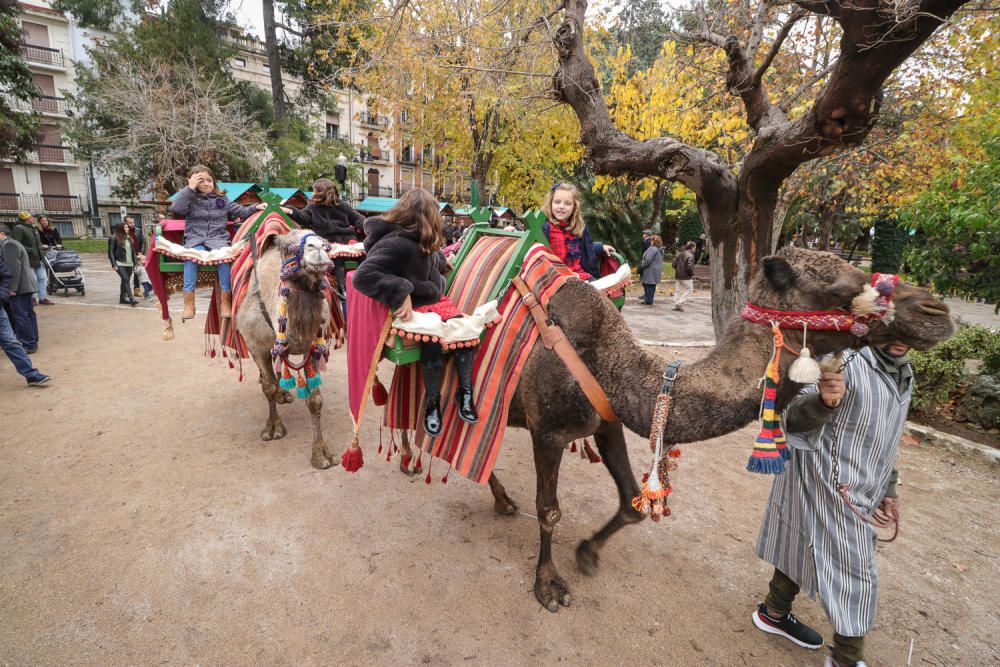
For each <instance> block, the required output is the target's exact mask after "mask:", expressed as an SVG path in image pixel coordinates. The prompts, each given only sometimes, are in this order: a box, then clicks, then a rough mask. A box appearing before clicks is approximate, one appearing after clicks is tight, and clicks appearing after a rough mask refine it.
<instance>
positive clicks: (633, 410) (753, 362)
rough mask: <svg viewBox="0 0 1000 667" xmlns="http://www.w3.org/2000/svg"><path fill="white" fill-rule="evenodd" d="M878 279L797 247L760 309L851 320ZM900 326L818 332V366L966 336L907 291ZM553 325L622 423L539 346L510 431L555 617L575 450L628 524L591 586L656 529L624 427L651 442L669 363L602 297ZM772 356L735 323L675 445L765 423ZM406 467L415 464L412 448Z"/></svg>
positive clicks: (569, 306)
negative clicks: (526, 436)
mask: <svg viewBox="0 0 1000 667" xmlns="http://www.w3.org/2000/svg"><path fill="white" fill-rule="evenodd" d="M868 281H869V276H868V275H867V274H865V273H864V272H863V271H861V270H860V269H858V268H856V267H854V266H852V265H850V264H848V263H847V262H845V261H843V260H842V259H840V258H838V257H836V256H835V255H832V254H830V253H826V252H817V251H810V250H802V249H798V248H785V249H783V250H781V251H780V252H779V253H778V254H777V255H774V256H770V257H767V258H765V259H764V260H763V261H762V268H761V270H760V271H758V273H757V275H756V277H755V279H754V281H753V283H752V285H751V289H750V299H751V300H752V301H753V302H754V303H755V304H757V305H760V306H764V307H768V308H772V309H776V310H784V311H793V310H798V311H802V310H835V309H844V310H845V311H847V310H850V306H851V301H852V299H853V298H854V297H855V296H856V295H858V294H860V293H861V292H862V290H863V288H864V287H865V286H866V285H868ZM893 303H894V304H895V317H894V319H893V320H892V322H891V323H887V322H885V321H881V320H880V321H876V322H874V323H872V324H871V325H870V330H869V332H868V333H867V335H866V336H864V337H863V338H858V337H855V336H854V335H852V334H851V333H850V332H848V331H829V332H826V331H816V332H813V331H810V332H809V336H808V344H809V347H810V349H811V350H812V353H813V355H814V356H819V355H823V354H828V353H838V352H842V351H844V350H846V349H848V348H858V347H862V346H864V345H867V344H876V345H878V344H885V343H887V342H889V341H892V340H901V341H903V342H905V343H907V344H909V345H910V346H911V347H913V348H915V349H919V350H924V349H927V348H929V347H931V346H932V345H934V344H935V343H937V342H940V341H942V340H945V339H947V338H948V337H950V336H951V334H952V333H953V332H954V324H953V323H952V321H951V318H950V316H949V313H948V308H947V306H945V305H944V304H943V303H941V302H940V301H939V300H937V299H935V298H934V297H933V296H932V295H931V294H930V293H928V292H926V291H924V290H922V289H919V288H917V287H913V286H910V285H906V284H904V283H900V284H899V285H898V286H897V288H896V291H895V293H894V297H893ZM548 308H549V315H550V317H551V319H552V320H553V321H554V322H555V323H556V324H558V325H559V326H561V327H562V329H563V331H564V332H565V333H566V335H567V337H568V338H569V339H570V340H571V342H572V344H573V346H574V347H575V349H576V351H577V352H578V353H579V355H580V356H581V358H582V359H583V360H584V362H585V363H586V365H587V366H588V368H589V369H590V370H591V372H592V373H593V374H594V376H595V377H596V378H597V380H598V381H599V382H600V384H601V386H602V387H603V388H604V390H605V391H606V392H607V394H608V396H609V397H610V399H611V403H612V406H613V407H614V410H615V412H616V413H617V415H618V416H619V418H620V419H621V422H620V423H609V422H605V421H603V420H602V419H601V418H600V417H599V416H598V414H597V413H596V411H595V410H594V408H593V407H592V406H591V405H590V403H589V402H588V401H587V398H586V397H585V396H584V394H583V392H582V391H581V389H580V388H579V385H578V384H577V382H576V380H575V379H574V378H573V377H572V376H571V375H570V374H569V372H568V371H567V370H566V367H565V366H564V365H563V362H562V361H561V360H560V359H559V358H558V356H557V355H556V354H555V352H553V351H551V350H547V349H545V347H544V346H543V345H542V343H541V341H539V342H538V343H536V344H535V346H534V349H533V350H532V351H531V353H530V355H529V357H528V360H527V362H526V364H525V366H524V369H523V371H522V373H521V377H520V379H519V381H518V385H517V389H516V391H515V393H514V396H513V398H512V404H511V409H510V414H509V418H508V422H507V423H508V425H509V426H515V427H519V428H526V429H528V430H529V431H530V432H531V439H532V444H533V450H534V459H535V471H536V475H537V489H536V498H535V507H536V510H537V515H538V523H539V530H540V534H541V540H540V547H539V553H538V561H537V564H536V574H535V585H534V592H535V597H536V598H537V599H538V601H539V602H540V603H541V604H542V606H543V607H545V608H546V609H548V610H549V611H552V612H555V611H558V610H559V607H560V605H562V606H568V605H569V604H570V593H569V588H568V587H567V585H566V582H565V581H563V579H562V578H561V577H560V576H559V574H558V572H557V570H556V567H555V565H554V563H553V562H552V551H551V547H552V531H553V528H554V527H555V525H556V524H557V523H558V522H559V520H560V518H561V516H562V514H561V511H560V509H559V500H558V497H557V493H556V490H557V486H558V481H559V465H560V462H561V461H562V456H563V452H564V450H565V448H566V444H567V443H569V442H571V441H573V440H578V439H581V438H584V437H589V436H593V437H594V439H595V441H596V444H597V448H598V451H599V453H600V455H601V457H602V459H603V462H604V465H605V466H607V469H608V472H609V473H610V474H611V477H612V478H613V479H614V481H615V484H616V486H617V487H618V497H619V507H618V511H617V513H616V514H615V515H614V516H613V517H612V518H611V520H610V521H608V523H607V524H605V525H604V527H602V528H601V529H600V530H598V531H597V532H596V533H595V534H594V535H593V536H592V537H591V538H590V539H586V540H583V541H582V542H581V543H580V544H579V546H578V547H577V550H576V562H577V565H578V567H579V568H580V569H581V570H582V571H583V572H584V573H585V574H588V575H591V574H594V573H596V571H597V568H598V559H599V554H600V549H601V547H602V546H603V545H604V544H605V542H607V540H608V538H610V537H611V536H612V535H613V534H614V533H615V532H617V531H618V530H619V529H620V528H622V527H623V526H625V525H628V524H632V523H636V522H638V521H641V520H642V519H644V518H645V516H646V515H645V514H642V513H640V512H638V511H636V510H635V509H633V507H632V504H631V501H632V499H633V498H634V497H635V496H637V495H638V494H639V492H640V488H639V485H638V483H637V481H636V479H635V476H634V474H633V472H632V466H631V464H630V462H629V456H628V449H627V447H626V444H625V437H624V433H623V430H622V429H623V427H626V428H628V429H629V430H630V431H632V432H634V433H636V434H638V435H640V436H643V437H648V436H649V432H650V429H651V421H652V416H653V409H654V405H655V401H656V397H657V395H658V393H659V391H660V387H661V384H662V374H663V368H664V365H665V364H664V363H663V361H662V359H660V358H659V357H657V356H655V355H653V354H650V353H649V352H646V351H645V350H644V349H643V348H642V347H641V346H640V344H639V342H638V340H637V339H636V338H635V336H634V335H633V334H632V332H631V331H630V330H629V328H628V327H627V326H626V324H625V322H624V320H622V318H621V316H620V315H619V314H618V312H617V311H616V310H615V308H614V306H613V305H612V304H611V302H610V301H609V300H608V299H607V298H606V297H604V296H603V295H602V294H600V293H599V292H597V291H596V290H594V289H592V288H591V287H590V286H588V285H586V284H584V283H583V282H581V281H578V280H570V281H569V282H567V283H566V284H565V285H564V286H563V287H562V288H561V289H560V290H559V291H558V292H556V293H555V295H553V297H552V299H551V300H550V302H549V304H548ZM785 340H786V341H787V342H789V343H790V344H791V345H792V347H794V348H795V349H798V348H799V347H801V343H802V332H801V331H798V332H795V331H791V330H788V331H786V332H785ZM771 351H772V333H771V330H770V329H769V328H768V327H766V326H761V325H759V324H754V323H750V322H747V321H746V320H743V319H742V318H740V317H739V316H736V317H733V319H732V320H731V321H730V322H729V324H728V326H727V328H726V331H725V334H724V335H723V336H722V338H721V340H719V341H718V344H717V345H716V347H715V349H714V350H713V351H712V352H711V353H710V354H709V355H708V356H707V357H706V358H705V359H703V360H702V361H699V362H697V363H693V364H690V365H685V366H682V367H681V369H680V373H679V375H678V378H677V381H676V384H675V385H674V390H673V397H674V398H673V406H672V410H671V412H670V417H669V420H668V422H667V425H666V428H665V429H664V443H665V444H667V443H669V444H680V443H688V442H696V441H700V440H707V439H709V438H714V437H717V436H720V435H724V434H726V433H730V432H732V431H735V430H738V429H740V428H742V427H743V426H746V425H747V424H749V423H750V422H752V421H754V420H755V419H756V418H757V416H758V410H759V407H760V400H761V392H760V389H759V387H758V380H759V379H760V378H761V377H762V376H763V375H764V371H765V367H766V366H767V363H768V360H769V359H770V356H771ZM792 360H793V359H792V355H790V354H786V355H783V356H782V369H781V370H782V373H781V377H782V380H781V382H780V384H779V386H778V406H777V407H778V409H779V410H780V409H782V408H783V407H784V406H785V405H786V404H787V403H788V401H789V400H791V398H792V397H794V396H795V394H796V393H797V392H798V391H799V389H801V387H802V385H799V384H796V383H794V382H792V381H791V380H788V379H786V376H787V373H786V371H787V369H788V366H789V365H790V364H791V362H792ZM402 453H403V455H404V460H406V459H405V457H406V456H409V455H410V448H409V446H408V443H405V442H404V447H403V452H402ZM489 484H490V489H491V491H492V493H493V496H494V499H495V505H494V508H495V510H496V511H497V512H498V513H500V514H513V513H514V512H515V511H516V509H517V507H516V505H515V504H514V502H513V501H512V500H511V499H510V497H509V496H508V495H507V493H506V491H505V489H504V487H503V485H502V484H501V483H500V481H499V480H498V479H497V477H496V475H491V476H490V480H489Z"/></svg>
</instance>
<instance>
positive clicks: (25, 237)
mask: <svg viewBox="0 0 1000 667" xmlns="http://www.w3.org/2000/svg"><path fill="white" fill-rule="evenodd" d="M10 235H11V238H13V239H14V240H15V241H17V242H18V243H20V244H21V245H22V246H24V249H25V250H26V251H27V253H28V261H29V262H30V264H31V270H32V271H34V272H35V281H36V282H37V283H38V297H37V298H38V303H40V304H42V305H43V306H54V305H55V302H54V301H52V300H51V299H49V293H48V276H47V275H46V273H45V267H44V266H42V255H43V254H44V252H45V251H44V250H43V249H42V235H41V233H40V232H39V231H38V221H37V220H36V219H35V216H33V215H31V213H29V212H28V211H21V212H20V213H18V214H17V222H15V223H14V228H13V229H12V230H11V234H10Z"/></svg>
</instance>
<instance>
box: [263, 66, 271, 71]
mask: <svg viewBox="0 0 1000 667" xmlns="http://www.w3.org/2000/svg"><path fill="white" fill-rule="evenodd" d="M263 69H264V71H265V72H270V71H271V66H270V65H266V64H265V65H264V68H263Z"/></svg>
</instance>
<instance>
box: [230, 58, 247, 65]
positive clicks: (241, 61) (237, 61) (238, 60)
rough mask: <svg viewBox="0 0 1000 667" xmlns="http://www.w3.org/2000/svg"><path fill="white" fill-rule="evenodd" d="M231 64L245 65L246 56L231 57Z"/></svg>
mask: <svg viewBox="0 0 1000 667" xmlns="http://www.w3.org/2000/svg"><path fill="white" fill-rule="evenodd" d="M233 65H235V66H236V67H246V66H247V60H246V58H233Z"/></svg>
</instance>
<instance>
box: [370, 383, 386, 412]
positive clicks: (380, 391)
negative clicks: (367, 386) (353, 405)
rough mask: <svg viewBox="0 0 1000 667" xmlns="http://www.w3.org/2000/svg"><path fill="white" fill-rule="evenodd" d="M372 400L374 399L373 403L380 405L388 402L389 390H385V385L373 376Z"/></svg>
mask: <svg viewBox="0 0 1000 667" xmlns="http://www.w3.org/2000/svg"><path fill="white" fill-rule="evenodd" d="M372 400H373V401H375V405H377V406H379V407H382V406H383V405H385V404H386V403H388V402H389V392H388V391H386V389H385V385H383V384H382V383H381V382H380V381H379V379H378V378H375V384H374V385H372Z"/></svg>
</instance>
